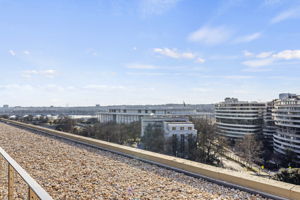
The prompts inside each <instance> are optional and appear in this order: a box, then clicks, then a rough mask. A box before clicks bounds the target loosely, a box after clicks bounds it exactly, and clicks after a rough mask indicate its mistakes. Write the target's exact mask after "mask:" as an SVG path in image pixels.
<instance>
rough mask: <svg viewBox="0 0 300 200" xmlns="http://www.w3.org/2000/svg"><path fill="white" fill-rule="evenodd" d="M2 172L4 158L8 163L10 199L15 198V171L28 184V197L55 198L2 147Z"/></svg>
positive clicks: (31, 198) (48, 199) (0, 169)
mask: <svg viewBox="0 0 300 200" xmlns="http://www.w3.org/2000/svg"><path fill="white" fill-rule="evenodd" d="M0 154H1V156H0V162H1V165H0V172H1V171H2V170H4V168H1V166H2V159H1V157H2V158H4V159H3V160H4V161H6V162H7V164H8V170H7V175H8V185H7V189H8V193H7V197H8V200H13V199H14V177H15V172H16V173H17V174H19V176H20V177H21V178H22V179H23V180H24V181H25V183H26V184H27V186H28V199H29V200H53V199H52V197H51V196H50V195H49V194H48V193H47V192H46V191H45V190H44V189H43V188H42V187H41V186H40V185H39V184H38V183H37V182H36V181H35V180H34V179H33V178H31V176H30V175H29V174H28V173H27V172H26V171H25V170H24V169H23V168H22V167H21V166H20V165H19V164H18V163H17V162H16V161H15V160H14V159H12V158H11V157H10V156H9V155H8V154H7V153H6V152H5V151H4V150H3V149H2V148H1V147H0Z"/></svg>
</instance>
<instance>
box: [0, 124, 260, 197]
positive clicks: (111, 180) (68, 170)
mask: <svg viewBox="0 0 300 200" xmlns="http://www.w3.org/2000/svg"><path fill="white" fill-rule="evenodd" d="M0 146H1V147H2V148H3V149H4V150H5V151H6V152H7V153H8V154H9V155H10V156H11V157H12V158H13V159H15V160H16V161H17V162H18V163H19V164H20V165H21V166H22V167H23V168H24V169H25V170H26V171H27V172H28V173H29V174H30V175H31V176H32V177H33V178H34V179H35V180H36V181H37V182H38V183H39V184H40V185H41V186H42V187H43V188H44V189H45V190H46V191H47V192H48V193H49V194H50V195H51V196H52V197H53V199H85V200H87V199H128V200H129V199H130V200H140V199H188V200H191V199H236V200H239V199H264V198H262V197H261V196H259V195H253V194H250V193H247V192H243V191H239V190H236V189H231V188H228V187H223V186H220V185H217V184H214V183H210V182H208V181H205V180H203V179H198V178H192V177H189V176H186V175H184V174H181V173H177V172H174V171H171V170H167V169H164V168H160V167H157V166H155V165H151V164H147V163H144V162H141V161H138V160H134V159H130V158H126V157H122V156H119V155H116V154H113V153H109V152H106V151H101V150H98V149H95V148H90V147H86V146H84V145H79V144H76V143H73V142H70V141H67V140H63V139H57V138H54V137H51V136H46V135H43V134H38V133H32V132H30V131H26V130H22V129H18V128H15V127H12V126H9V125H6V124H3V123H0ZM0 160H1V161H0V162H1V163H0V169H4V170H6V169H7V165H5V164H4V161H3V160H2V158H0ZM4 170H1V173H0V199H6V198H7V197H6V196H7V189H6V186H7V185H6V184H7V177H6V174H7V173H6V172H5V171H4ZM15 179H16V183H15V188H16V191H15V199H26V195H27V193H26V192H27V187H26V185H25V184H24V182H23V181H22V180H21V179H20V177H18V176H16V178H15Z"/></svg>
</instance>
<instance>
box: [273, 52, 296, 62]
mask: <svg viewBox="0 0 300 200" xmlns="http://www.w3.org/2000/svg"><path fill="white" fill-rule="evenodd" d="M273 58H277V59H285V60H291V59H300V50H285V51H281V52H279V53H277V54H274V55H273Z"/></svg>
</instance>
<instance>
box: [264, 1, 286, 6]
mask: <svg viewBox="0 0 300 200" xmlns="http://www.w3.org/2000/svg"><path fill="white" fill-rule="evenodd" d="M282 1H283V0H264V5H265V6H273V5H276V4H280V3H282Z"/></svg>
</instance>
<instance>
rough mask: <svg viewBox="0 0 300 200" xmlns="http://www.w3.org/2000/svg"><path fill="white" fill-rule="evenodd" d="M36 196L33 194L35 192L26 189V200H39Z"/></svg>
mask: <svg viewBox="0 0 300 200" xmlns="http://www.w3.org/2000/svg"><path fill="white" fill-rule="evenodd" d="M39 199H40V198H38V196H37V195H36V194H35V192H34V191H33V190H32V189H31V188H30V187H28V200H39Z"/></svg>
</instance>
